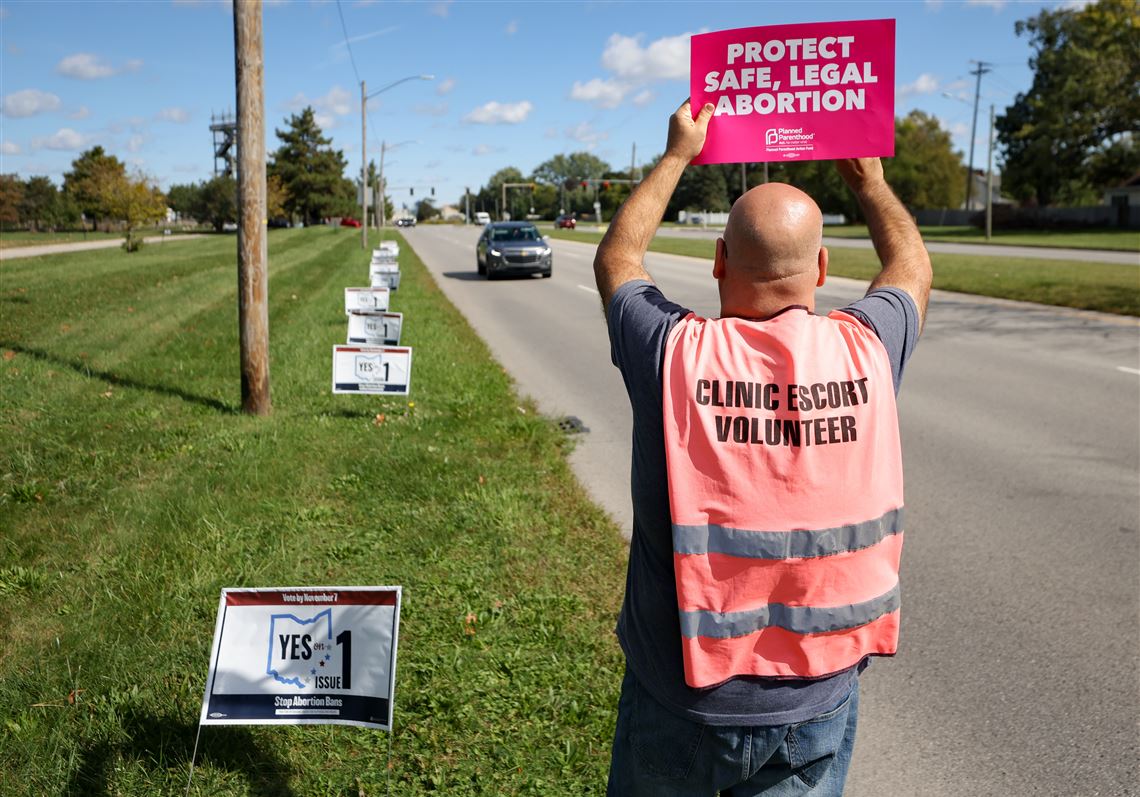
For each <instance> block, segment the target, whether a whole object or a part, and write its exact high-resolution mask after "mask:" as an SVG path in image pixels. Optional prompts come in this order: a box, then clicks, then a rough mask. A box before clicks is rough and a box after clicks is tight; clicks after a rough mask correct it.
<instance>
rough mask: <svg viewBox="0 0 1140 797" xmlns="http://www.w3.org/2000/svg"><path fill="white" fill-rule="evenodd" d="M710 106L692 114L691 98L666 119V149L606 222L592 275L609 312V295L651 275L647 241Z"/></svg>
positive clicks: (696, 147) (700, 136)
mask: <svg viewBox="0 0 1140 797" xmlns="http://www.w3.org/2000/svg"><path fill="white" fill-rule="evenodd" d="M712 113H713V106H712V105H711V104H710V105H705V107H704V108H702V109H701V112H700V113H699V114H698V115H697V118H696V119H694V118H693V114H692V111H691V110H690V109H689V101H688V100H685V101H684V102H683V103H682V104H681V107H680V108H678V109H677V112H676V113H675V114H673V116H672V117H670V119H669V141H668V144H666V146H665V154H664V155H662V156H661V160H660V161H658V162H657V165H656V166H654V167H653V171H651V172H650V173H649V174H648V176H646V178H645V179H644V180H642V181H641V183H640V184H639V185H638V186H637V187H635V188H634V189H633V193H632V194H630V197H629V199H627V200H626V201H625V202H624V203H623V204H622V206H621V208H619V209H618V212H617V215H615V216H614V218H613V221H612V222H610V228H609V230H607V231H606V234H605V237H603V238H602V242H601V243H600V244H598V253H597V255H596V256H595V257H594V279H596V280H597V282H598V293H599V294H601V297H602V309H603V310H604V311H605V312H606V313H608V312H609V308H610V299H611V298H613V295H614V293H615V292H616V291H617V289H618V288H620V287H621V286H622V285H623V284H625V283H627V282H629V281H630V280H636V279H643V280H647V279H649V274H648V273H647V272H646V270H645V266H644V265H643V262H642V261H643V260H644V259H645V253H646V251H648V249H649V242H650V241H652V240H653V236H654V235H655V234H656V233H657V228H658V227H659V226H660V225H661V217H662V216H663V215H665V206H666V205H668V204H669V199H670V197H672V196H673V192H674V191H675V190H676V189H677V183H678V182H679V181H680V179H681V173H682V172H684V171H685V167H686V166H688V165H689V161H691V160H692V159H693V158H695V157H697V155H699V154H700V152H701V148H702V147H704V145H705V133H706V132H707V131H708V126H709V119H711V118H712Z"/></svg>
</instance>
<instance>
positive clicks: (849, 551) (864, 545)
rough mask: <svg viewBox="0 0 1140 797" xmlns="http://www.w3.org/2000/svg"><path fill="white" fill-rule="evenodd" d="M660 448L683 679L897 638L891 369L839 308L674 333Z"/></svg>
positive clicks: (814, 658) (808, 669) (792, 673)
mask: <svg viewBox="0 0 1140 797" xmlns="http://www.w3.org/2000/svg"><path fill="white" fill-rule="evenodd" d="M662 373H663V377H662V380H663V393H664V405H663V409H664V419H665V454H666V462H667V468H668V476H669V508H670V512H671V515H672V524H673V565H674V570H675V575H676V580H677V601H678V609H679V611H680V619H681V644H682V648H683V655H684V663H685V681H686V683H687V684H688V685H689V686H692V687H704V686H712V685H714V684H719V683H721V682H723V681H726V680H728V679H729V678H732V677H733V676H738V675H760V676H769V677H796V678H816V677H820V676H824V675H828V674H831V673H835V672H839V671H840V670H843V669H846V668H848V667H851V666H853V665H855V664H857V663H858V662H859V661H860V660H862V658H863V657H864V656H867V655H871V654H880V655H889V654H892V653H894V652H895V649H896V648H897V645H898V628H899V581H898V571H899V556H900V554H901V552H902V542H903V533H902V508H903V478H902V453H901V449H900V446H899V431H898V416H897V414H896V410H895V394H894V387H893V380H892V376H891V366H890V362H889V359H888V356H887V352H886V349H885V348H884V347H883V344H882V343H881V342H880V341H879V339H878V337H877V336H876V335H875V333H874V332H872V331H871V330H870V329H868V328H867V327H866V326H864V325H863V324H862V323H860V322H859V321H858V319H856V318H854V317H853V316H850V315H847V314H846V313H842V312H839V311H835V312H832V313H831V314H830V315H828V316H826V317H824V316H817V315H813V314H811V313H809V312H808V311H807V309H806V308H803V307H791V308H788V309H787V310H785V311H783V312H781V313H779V314H777V315H776V316H774V317H772V318H770V319H767V320H764V321H747V320H743V319H739V318H720V319H711V320H709V319H703V318H699V317H697V316H696V315H693V314H690V315H689V316H687V317H686V318H684V319H682V320H681V321H680V322H678V323H677V325H676V326H675V327H674V328H673V330H672V331H671V333H670V335H669V339H668V341H667V343H666V348H665V364H664V369H663V372H662Z"/></svg>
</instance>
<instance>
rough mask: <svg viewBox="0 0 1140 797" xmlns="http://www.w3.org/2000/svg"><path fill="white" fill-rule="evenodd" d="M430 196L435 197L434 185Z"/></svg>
mask: <svg viewBox="0 0 1140 797" xmlns="http://www.w3.org/2000/svg"><path fill="white" fill-rule="evenodd" d="M431 195H432V196H435V186H434V185H433V186H432V187H431Z"/></svg>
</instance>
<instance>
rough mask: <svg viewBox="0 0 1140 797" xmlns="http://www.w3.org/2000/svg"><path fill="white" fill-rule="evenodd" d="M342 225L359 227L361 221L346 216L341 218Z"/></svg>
mask: <svg viewBox="0 0 1140 797" xmlns="http://www.w3.org/2000/svg"><path fill="white" fill-rule="evenodd" d="M340 226H341V227H359V226H360V222H359V221H357V220H356V219H350V218H344V219H341V220H340Z"/></svg>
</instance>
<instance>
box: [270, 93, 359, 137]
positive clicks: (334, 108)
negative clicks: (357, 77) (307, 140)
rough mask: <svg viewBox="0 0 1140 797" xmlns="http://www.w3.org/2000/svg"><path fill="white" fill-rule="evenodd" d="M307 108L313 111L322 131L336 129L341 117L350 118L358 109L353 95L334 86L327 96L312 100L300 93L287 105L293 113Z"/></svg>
mask: <svg viewBox="0 0 1140 797" xmlns="http://www.w3.org/2000/svg"><path fill="white" fill-rule="evenodd" d="M306 106H308V107H311V108H312V109H313V119H314V120H315V121H316V123H317V124H318V125H320V127H321V129H322V130H328V129H329V128H331V127H335V126H336V125H337V124H338V122H339V121H340V118H341V117H343V116H348V115H349V114H350V113H353V112H354V111H355V109H356V106H355V103H354V102H353V97H352V95H351V94H349V93H348V92H347V91H346V90H344V89H342V88H341V87H340V86H333V87H332V88H331V89H329V90H328V93H327V94H325V95H323V96H321V97H313V98H312V99H309V97H308V96H307V95H306V94H305V93H304V92H301V91H299V92H297V93H296V94H294V95H293V98H292V99H291V100H289V102H287V103H285V107H286V108H288V109H289V110H291V111H300V110H302V109H303V108H305V107H306Z"/></svg>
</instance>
